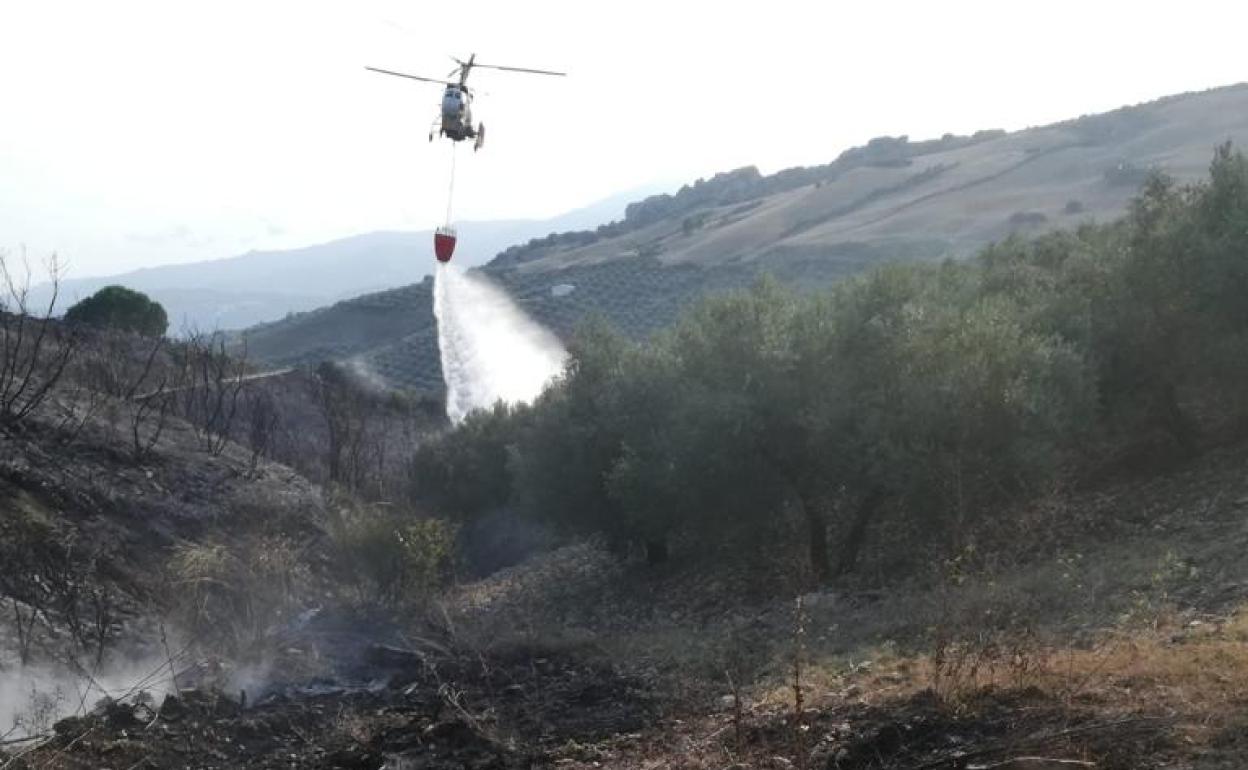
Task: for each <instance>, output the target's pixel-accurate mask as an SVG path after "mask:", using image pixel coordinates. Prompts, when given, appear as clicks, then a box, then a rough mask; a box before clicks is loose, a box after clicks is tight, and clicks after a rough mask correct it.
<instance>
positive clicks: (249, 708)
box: [0, 619, 656, 770]
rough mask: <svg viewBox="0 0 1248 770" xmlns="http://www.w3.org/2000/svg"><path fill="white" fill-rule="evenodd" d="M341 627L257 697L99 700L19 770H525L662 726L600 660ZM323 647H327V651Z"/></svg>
mask: <svg viewBox="0 0 1248 770" xmlns="http://www.w3.org/2000/svg"><path fill="white" fill-rule="evenodd" d="M344 620H345V619H334V620H333V621H331V622H328V623H320V624H318V623H313V624H312V626H311V627H310V628H309V629H308V630H307V632H306V633H304V634H301V637H302V638H301V639H299V640H295V641H290V640H288V643H289V644H291V646H288V647H287V648H286V649H285V650H284V651H283V655H284V656H285V658H286V659H285V660H278V661H273V667H274V671H273V673H272V675H271V676H272V678H271V679H270V680H269V681H268V682H266V684H265V686H264V691H262V692H261V694H260V695H259V696H258V697H257V696H255V695H253V696H251V697H250V698H249V697H248V695H246V694H245V693H242V692H238V693H235V694H232V695H227V694H225V693H224V692H222V691H221V690H220V689H207V688H203V689H201V688H191V689H184V690H182V691H180V692H178V693H176V694H169V695H167V696H166V697H164V698H163V699H162V700H161V702H160V704H159V705H158V706H157V705H155V702H154V701H153V700H150V699H147V698H144V697H131V698H127V699H125V700H124V701H121V702H107V703H101V704H99V705H97V707H96V708H95V709H94V710H93V711H92V712H91V713H90V714H88V715H86V716H83V717H73V718H69V719H65V720H62V721H60V722H57V723H56V725H55V728H54V733H55V734H54V737H52V738H51V739H50V740H48V741H47V742H45V743H44V744H42V745H40V746H39V747H38V748H36V749H35V750H33V751H30V752H28V753H26V754H24V755H21V756H20V758H17V759H16V760H15V761H14V763H13V764H12V765H11V766H12V767H13V768H49V769H51V768H165V767H195V768H231V767H255V768H289V767H309V768H361V769H364V768H368V769H370V770H376V769H377V768H381V767H389V768H413V769H415V768H465V767H468V768H521V767H532V766H535V765H547V764H551V763H554V762H556V761H558V760H560V759H565V758H570V757H571V758H574V757H578V756H582V755H584V754H585V753H586V752H587V751H591V749H583V748H581V747H600V746H602V745H605V744H609V743H610V742H612V741H614V740H617V739H618V738H619V736H621V735H624V734H629V733H633V734H636V733H638V732H640V731H641V730H643V729H644V728H646V726H647V725H648V724H650V723H652V721H653V720H654V719H655V717H656V709H655V704H654V703H653V701H652V699H651V698H650V697H649V696H648V695H647V694H646V693H645V692H644V691H643V690H642V689H641V687H640V686H639V683H638V682H637V681H636V680H634V679H632V678H630V677H629V676H627V675H625V674H623V673H622V672H620V671H619V670H617V669H616V668H615V667H613V666H612V665H611V664H610V663H609V662H608V661H606V660H605V659H601V658H596V657H593V656H586V655H580V654H574V653H571V652H570V651H566V650H557V649H541V648H532V647H530V648H523V647H516V648H512V649H509V650H497V651H494V652H492V653H491V654H490V655H489V656H488V657H487V656H483V655H474V654H470V653H464V652H461V653H452V652H450V651H449V650H448V649H447V648H446V647H444V646H443V645H442V644H440V643H436V642H431V641H428V640H420V641H419V643H418V644H417V645H415V646H404V647H400V646H393V645H384V644H379V643H376V642H369V641H367V638H368V637H369V636H371V634H369V635H364V634H360V635H358V637H357V638H356V639H354V640H344V638H343V635H344V632H343V627H344ZM327 640H330V641H331V643H332V648H325V649H320V645H321V644H322V643H323V642H325V641H327ZM309 656H314V657H315V656H324V657H323V658H322V660H323V661H324V662H325V663H326V667H325V669H324V671H323V673H322V674H320V675H318V676H315V677H311V678H302V679H298V680H287V679H286V671H288V670H289V671H293V670H296V669H298V668H299V667H300V665H301V664H300V662H299V661H295V660H292V659H293V658H302V657H309ZM182 678H183V680H184V681H186V680H191V679H193V678H194V677H193V676H192V674H190V673H187V674H184V675H183V677H182ZM245 700H252V701H253V702H251V703H248V704H246V705H244V703H245ZM592 750H598V749H592ZM0 766H5V765H3V764H0Z"/></svg>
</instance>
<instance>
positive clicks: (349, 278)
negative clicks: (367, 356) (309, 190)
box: [32, 185, 660, 333]
mask: <svg viewBox="0 0 1248 770" xmlns="http://www.w3.org/2000/svg"><path fill="white" fill-rule="evenodd" d="M657 189H660V186H658V185H651V186H647V187H645V188H641V189H635V190H630V191H628V192H625V193H620V194H618V195H614V196H611V197H610V198H606V199H604V200H601V201H598V202H597V203H594V204H591V205H589V206H586V207H584V208H580V209H576V210H574V211H570V212H568V213H566V214H561V215H560V216H557V217H554V218H552V219H545V220H508V221H497V222H463V223H459V224H457V229H458V231H459V235H460V241H459V245H458V248H457V249H456V253H455V259H456V262H457V263H459V264H463V265H465V266H475V265H481V264H484V263H485V262H487V261H488V260H490V259H491V258H493V257H494V256H495V255H496V254H498V253H499V252H500V251H502V250H504V249H506V248H508V247H509V246H513V245H516V244H521V243H524V242H526V241H528V240H530V239H532V238H534V237H537V236H541V235H545V234H547V233H549V232H552V231H554V230H567V229H581V228H587V227H596V226H598V225H601V224H603V223H605V222H610V221H611V220H613V219H616V218H618V217H620V216H622V215H623V213H624V207H625V204H626V203H628V202H629V201H631V200H633V199H635V198H636V197H638V196H639V195H647V194H649V193H652V192H655V191H656V190H657ZM432 254H433V232H432V231H430V230H425V231H419V232H374V233H364V234H362V235H354V236H351V237H348V238H341V239H339V240H335V241H330V242H329V243H322V244H318V245H315V246H307V247H304V248H298V249H287V250H275V251H252V252H248V253H246V254H243V255H240V256H237V257H230V258H228V259H218V260H210V261H205V262H190V263H185V264H177V265H164V266H161V267H152V268H144V269H141V270H135V271H132V272H129V273H123V274H121V275H115V276H106V277H101V278H79V279H70V280H66V281H64V282H63V283H62V285H61V297H62V300H61V301H59V302H58V306H59V307H60V308H61V309H64V308H66V307H68V306H69V305H70V304H73V303H74V302H76V301H77V300H79V299H82V298H83V297H87V296H89V295H91V294H93V293H95V292H96V291H98V290H99V289H100V288H101V287H103V286H107V285H110V284H121V285H123V286H127V287H129V288H131V289H136V290H138V291H142V292H145V293H146V294H148V295H150V296H151V297H152V298H154V299H155V300H157V301H158V302H160V303H161V304H162V305H164V307H165V310H166V312H167V313H168V314H169V321H170V327H171V331H173V332H174V333H176V332H178V331H179V330H181V329H182V328H183V327H187V326H189V327H195V328H200V329H241V328H244V327H247V326H252V325H254V324H258V323H263V322H265V321H272V320H275V319H279V318H282V317H284V316H286V315H287V314H290V313H298V312H301V311H305V310H311V309H313V308H317V307H321V306H324V305H328V304H330V303H333V302H336V301H338V300H341V299H346V298H349V297H356V296H359V295H361V294H365V293H369V292H376V291H383V290H385V289H391V288H394V287H399V286H405V285H408V284H411V283H412V282H413V281H418V280H420V279H421V278H422V277H424V276H425V275H428V274H429V269H430V265H431V257H430V255H432ZM47 290H48V287H47V286H41V287H36V290H35V291H34V292H33V295H32V296H33V299H34V301H35V304H41V303H43V302H46V299H47V296H48V295H47Z"/></svg>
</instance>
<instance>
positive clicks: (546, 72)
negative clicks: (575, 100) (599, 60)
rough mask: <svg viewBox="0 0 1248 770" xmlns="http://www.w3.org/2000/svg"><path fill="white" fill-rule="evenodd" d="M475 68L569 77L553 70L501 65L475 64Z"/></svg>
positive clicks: (564, 73)
mask: <svg viewBox="0 0 1248 770" xmlns="http://www.w3.org/2000/svg"><path fill="white" fill-rule="evenodd" d="M472 66H474V67H483V68H485V69H491V70H506V71H507V72H527V73H529V74H531V75H557V76H558V77H567V75H568V73H566V72H554V71H553V70H535V69H529V68H528V67H504V66H502V65H501V64H474V65H472Z"/></svg>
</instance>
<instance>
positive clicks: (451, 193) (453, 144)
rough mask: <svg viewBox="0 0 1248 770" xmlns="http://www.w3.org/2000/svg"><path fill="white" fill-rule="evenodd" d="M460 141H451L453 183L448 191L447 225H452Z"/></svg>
mask: <svg viewBox="0 0 1248 770" xmlns="http://www.w3.org/2000/svg"><path fill="white" fill-rule="evenodd" d="M457 147H459V142H451V184H450V187H449V188H448V189H447V191H446V226H447V227H450V226H451V203H452V201H453V200H454V198H455V149H456V148H457Z"/></svg>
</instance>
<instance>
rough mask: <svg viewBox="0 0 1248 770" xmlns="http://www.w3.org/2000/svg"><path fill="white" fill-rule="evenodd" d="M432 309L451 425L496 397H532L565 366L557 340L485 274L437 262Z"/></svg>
mask: <svg viewBox="0 0 1248 770" xmlns="http://www.w3.org/2000/svg"><path fill="white" fill-rule="evenodd" d="M433 312H434V315H435V316H436V317H437V321H438V349H439V351H440V353H441V356H442V378H443V379H444V380H445V382H446V415H447V417H449V418H450V420H451V422H453V423H458V422H459V421H460V420H462V419H463V418H464V416H465V415H467V414H468V413H469V412H471V411H472V410H474V409H482V408H488V407H491V406H493V405H494V403H495V402H497V401H500V400H501V401H506V402H508V403H517V402H527V401H531V400H533V399H534V398H535V397H536V396H537V395H538V394H539V393H541V391H542V388H543V387H544V386H545V385H546V383H548V382H550V380H551V379H552V378H553V377H555V376H556V375H557V374H559V372H560V371H561V370H562V368H563V361H564V358H565V357H566V356H567V352H566V351H565V350H564V348H563V345H562V344H561V343H560V342H559V340H558V338H556V337H555V335H553V334H551V333H550V332H549V331H547V330H546V329H544V328H542V327H541V326H540V325H538V324H537V323H536V322H535V321H533V320H532V319H531V318H529V317H528V316H527V315H525V313H524V311H523V310H521V309H520V308H519V306H517V305H516V303H515V302H514V301H513V300H512V299H511V298H510V297H508V296H507V295H506V294H505V293H504V292H503V291H502V290H500V289H499V288H497V287H495V286H494V285H492V284H491V283H490V282H489V280H488V279H486V278H485V277H484V276H481V275H478V274H475V273H465V272H463V271H461V270H460V269H459V268H457V267H455V266H453V265H450V264H439V265H438V269H437V273H436V274H435V275H434V279H433Z"/></svg>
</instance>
